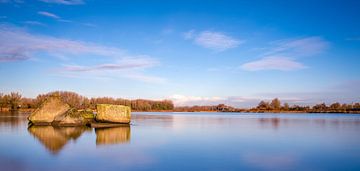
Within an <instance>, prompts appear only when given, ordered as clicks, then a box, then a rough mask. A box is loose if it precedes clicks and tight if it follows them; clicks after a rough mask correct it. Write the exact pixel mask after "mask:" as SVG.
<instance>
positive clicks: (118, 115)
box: [95, 104, 131, 123]
mask: <svg viewBox="0 0 360 171" xmlns="http://www.w3.org/2000/svg"><path fill="white" fill-rule="evenodd" d="M96 108H97V114H96V118H95V119H96V121H98V122H110V123H130V118H131V109H130V107H128V106H123V105H110V104H98V105H97V106H96Z"/></svg>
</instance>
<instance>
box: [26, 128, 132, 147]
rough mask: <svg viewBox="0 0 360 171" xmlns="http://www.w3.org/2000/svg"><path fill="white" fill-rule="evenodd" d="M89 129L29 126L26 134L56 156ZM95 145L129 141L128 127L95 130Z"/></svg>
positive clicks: (89, 129) (89, 130)
mask: <svg viewBox="0 0 360 171" xmlns="http://www.w3.org/2000/svg"><path fill="white" fill-rule="evenodd" d="M92 130H93V128H89V127H54V126H35V125H33V126H30V127H29V128H28V132H29V133H30V134H31V135H32V136H34V137H35V138H36V139H37V140H39V141H40V143H41V144H42V145H43V146H44V147H45V148H46V149H47V150H48V151H49V152H51V153H52V154H58V153H59V152H60V151H61V150H62V149H63V148H64V146H65V145H66V144H67V143H69V141H71V140H73V141H76V140H77V139H78V138H79V137H80V136H81V135H82V134H83V133H84V132H86V131H88V132H91V131H92ZM95 133H96V145H109V144H122V143H127V142H129V141H130V125H123V126H120V127H111V128H95Z"/></svg>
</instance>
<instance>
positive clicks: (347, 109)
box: [249, 98, 360, 113]
mask: <svg viewBox="0 0 360 171" xmlns="http://www.w3.org/2000/svg"><path fill="white" fill-rule="evenodd" d="M249 111H250V112H306V113H359V112H360V103H352V104H340V103H338V102H336V103H332V104H330V105H326V104H325V103H320V104H316V105H314V106H300V105H292V106H290V105H289V104H288V103H284V104H281V102H280V100H279V99H278V98H275V99H273V100H271V101H270V102H266V101H261V102H260V103H259V104H258V106H257V107H255V108H251V109H250V110H249Z"/></svg>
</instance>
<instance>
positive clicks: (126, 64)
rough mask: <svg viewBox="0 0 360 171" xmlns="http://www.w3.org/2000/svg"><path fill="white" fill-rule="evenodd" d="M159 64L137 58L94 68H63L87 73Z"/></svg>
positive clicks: (147, 59) (151, 60)
mask: <svg viewBox="0 0 360 171" xmlns="http://www.w3.org/2000/svg"><path fill="white" fill-rule="evenodd" d="M158 64H159V62H158V61H157V60H155V59H152V58H146V57H138V58H125V59H121V60H118V61H116V62H115V63H108V64H100V65H95V66H79V65H68V66H65V67H64V70H66V71H72V72H87V71H100V70H126V69H140V68H149V67H154V66H156V65H158Z"/></svg>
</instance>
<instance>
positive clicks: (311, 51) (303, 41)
mask: <svg viewBox="0 0 360 171" xmlns="http://www.w3.org/2000/svg"><path fill="white" fill-rule="evenodd" d="M328 46H329V42H327V41H325V40H324V39H322V38H321V37H317V36H313V37H305V38H300V39H292V40H278V41H275V42H272V43H271V46H270V47H269V48H267V49H268V50H267V51H266V52H265V53H264V56H269V55H279V54H282V55H286V56H289V57H302V56H312V55H316V54H319V53H321V52H323V51H324V50H325V49H327V48H328Z"/></svg>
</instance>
